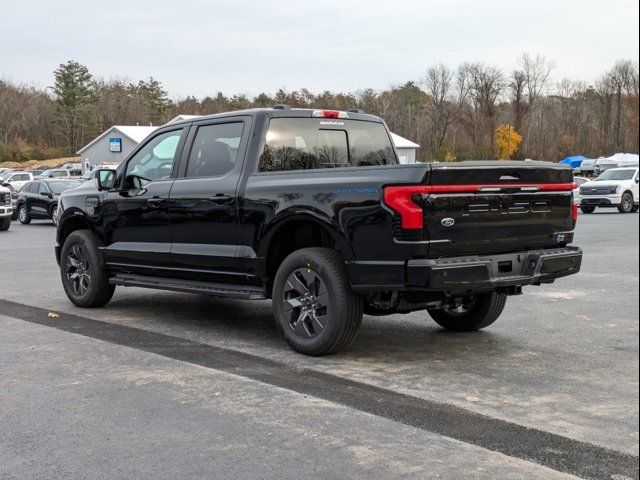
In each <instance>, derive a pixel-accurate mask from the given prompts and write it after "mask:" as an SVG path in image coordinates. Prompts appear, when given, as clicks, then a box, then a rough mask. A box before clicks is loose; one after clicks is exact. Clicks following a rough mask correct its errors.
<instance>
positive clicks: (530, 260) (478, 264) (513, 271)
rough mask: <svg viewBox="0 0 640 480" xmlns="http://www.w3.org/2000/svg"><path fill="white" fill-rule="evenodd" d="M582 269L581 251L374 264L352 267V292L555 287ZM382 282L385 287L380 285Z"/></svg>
mask: <svg viewBox="0 0 640 480" xmlns="http://www.w3.org/2000/svg"><path fill="white" fill-rule="evenodd" d="M581 264H582V250H581V249H580V248H578V247H564V248H557V249H549V250H532V251H528V252H519V253H509V254H501V255H490V256H472V257H455V258H439V259H412V260H408V261H406V262H401V263H400V264H397V263H396V262H387V263H385V264H374V263H373V262H372V263H368V264H367V265H362V264H358V265H357V267H356V266H354V265H349V264H348V265H347V268H348V270H349V273H350V275H352V277H351V278H352V287H353V288H354V290H356V291H358V292H372V291H383V290H422V291H434V292H447V293H461V292H482V291H492V290H496V289H502V288H504V289H508V288H511V287H520V286H524V285H539V284H542V283H552V282H553V281H554V280H555V279H556V278H560V277H565V276H567V275H573V274H575V273H578V272H579V271H580V266H581ZM367 273H370V276H369V275H367ZM353 274H355V276H356V278H354V277H353ZM358 277H359V278H358ZM382 278H384V279H386V284H385V283H384V282H381V281H380V280H381V279H382ZM358 280H364V281H360V282H359V281H358ZM367 280H370V281H367ZM371 280H373V281H371ZM373 283H375V285H373Z"/></svg>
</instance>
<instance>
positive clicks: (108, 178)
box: [96, 169, 116, 190]
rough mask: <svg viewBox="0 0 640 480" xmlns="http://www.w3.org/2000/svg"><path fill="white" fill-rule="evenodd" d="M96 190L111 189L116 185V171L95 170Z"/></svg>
mask: <svg viewBox="0 0 640 480" xmlns="http://www.w3.org/2000/svg"><path fill="white" fill-rule="evenodd" d="M96 180H97V182H98V190H113V188H114V187H115V186H116V171H115V170H109V169H100V170H97V171H96Z"/></svg>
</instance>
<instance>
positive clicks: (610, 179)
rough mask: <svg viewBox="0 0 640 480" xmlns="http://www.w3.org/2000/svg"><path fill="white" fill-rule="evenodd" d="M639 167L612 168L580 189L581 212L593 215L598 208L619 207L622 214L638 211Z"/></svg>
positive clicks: (639, 194) (639, 199) (639, 201)
mask: <svg viewBox="0 0 640 480" xmlns="http://www.w3.org/2000/svg"><path fill="white" fill-rule="evenodd" d="M639 179H640V177H639V173H638V167H633V168H612V169H609V170H607V171H605V172H604V173H602V174H601V175H600V176H599V177H598V178H596V179H595V180H594V181H592V182H587V183H583V184H582V186H581V187H580V210H582V212H583V213H593V212H594V211H595V209H596V208H597V207H617V208H618V211H619V212H620V213H631V212H637V211H638V204H639V203H640V191H639V189H638V182H639Z"/></svg>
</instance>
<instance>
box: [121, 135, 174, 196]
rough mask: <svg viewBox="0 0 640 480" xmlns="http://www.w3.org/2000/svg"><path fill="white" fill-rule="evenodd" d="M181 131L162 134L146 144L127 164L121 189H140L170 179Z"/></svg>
mask: <svg viewBox="0 0 640 480" xmlns="http://www.w3.org/2000/svg"><path fill="white" fill-rule="evenodd" d="M181 135H182V129H180V130H174V131H171V132H165V133H162V134H160V135H158V136H156V137H154V138H152V139H151V140H149V142H147V144H146V145H145V146H144V147H142V149H141V150H139V151H138V152H137V153H136V154H135V155H134V156H133V157H132V158H131V160H129V162H128V163H127V169H126V171H125V176H124V184H123V187H124V189H125V190H131V189H138V188H142V187H143V186H144V185H146V184H147V183H149V182H157V181H159V180H167V179H169V178H170V177H171V174H172V172H173V167H174V163H175V156H176V150H177V149H178V143H179V142H180V136H181Z"/></svg>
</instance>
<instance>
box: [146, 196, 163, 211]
mask: <svg viewBox="0 0 640 480" xmlns="http://www.w3.org/2000/svg"><path fill="white" fill-rule="evenodd" d="M162 202H164V199H163V198H160V197H158V196H155V197H152V198H150V199H149V200H147V204H148V205H149V207H151V208H157V207H159V206H160V204H161V203H162Z"/></svg>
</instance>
